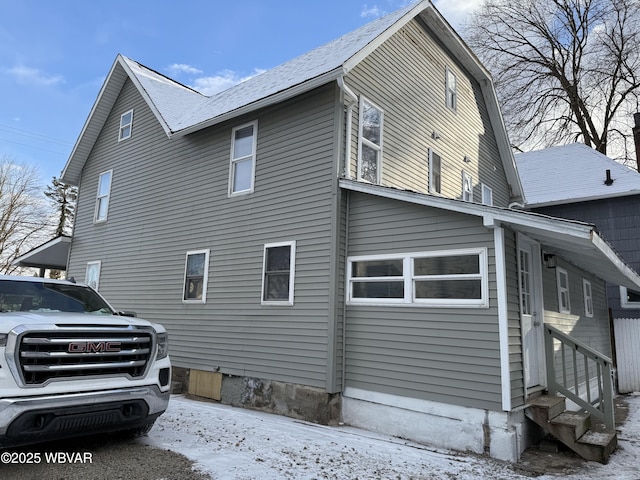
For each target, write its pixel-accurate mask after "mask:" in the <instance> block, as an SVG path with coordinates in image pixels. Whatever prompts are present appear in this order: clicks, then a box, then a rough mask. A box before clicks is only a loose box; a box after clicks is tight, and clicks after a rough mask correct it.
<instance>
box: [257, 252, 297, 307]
mask: <svg viewBox="0 0 640 480" xmlns="http://www.w3.org/2000/svg"><path fill="white" fill-rule="evenodd" d="M287 246H288V247H290V248H291V250H290V252H291V253H290V257H289V298H288V299H287V300H265V299H264V288H265V274H266V270H267V250H268V249H269V248H274V247H287ZM295 280H296V242H295V240H294V241H288V242H276V243H265V244H264V249H263V253H262V286H261V288H260V303H261V304H262V305H276V306H293V303H294V298H295V294H294V292H295Z"/></svg>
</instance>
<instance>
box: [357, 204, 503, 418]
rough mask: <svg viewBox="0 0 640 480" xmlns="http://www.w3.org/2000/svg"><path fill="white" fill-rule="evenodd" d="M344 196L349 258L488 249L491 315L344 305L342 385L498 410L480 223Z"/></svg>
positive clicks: (495, 336) (486, 235) (494, 338)
mask: <svg viewBox="0 0 640 480" xmlns="http://www.w3.org/2000/svg"><path fill="white" fill-rule="evenodd" d="M349 195H350V208H349V230H348V255H349V256H355V255H376V254H389V253H408V252H425V251H439V250H451V249H456V248H476V247H487V248H488V260H489V299H490V300H489V301H490V307H489V308H433V307H417V306H364V305H348V306H347V318H346V342H347V344H346V358H345V362H346V385H347V386H348V387H354V388H361V389H365V390H369V391H375V392H381V393H388V394H394V395H399V396H405V397H411V398H418V399H423V400H431V401H436V402H443V403H449V404H456V405H462V406H468V407H476V408H486V409H490V410H501V406H502V403H501V393H500V392H501V383H500V378H501V370H500V342H499V331H498V320H497V318H498V312H497V306H496V296H497V292H496V282H495V258H494V257H495V251H494V248H493V232H492V231H491V230H490V229H488V228H485V227H484V226H483V225H482V220H481V219H479V218H475V217H471V216H467V215H463V214H456V213H451V212H445V211H442V210H438V209H432V208H428V207H422V206H418V205H412V204H407V203H404V202H399V201H395V200H388V199H382V198H379V197H375V196H371V195H366V194H360V193H355V192H350V194H349Z"/></svg>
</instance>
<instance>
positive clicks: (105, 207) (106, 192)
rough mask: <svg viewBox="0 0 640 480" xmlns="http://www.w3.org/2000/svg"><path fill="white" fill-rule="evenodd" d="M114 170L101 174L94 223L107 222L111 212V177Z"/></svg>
mask: <svg viewBox="0 0 640 480" xmlns="http://www.w3.org/2000/svg"><path fill="white" fill-rule="evenodd" d="M112 176H113V170H109V171H107V172H104V173H101V174H100V176H99V177H98V192H97V195H96V209H95V212H94V214H93V221H94V222H104V221H106V220H107V213H108V212H109V197H110V196H111V177H112Z"/></svg>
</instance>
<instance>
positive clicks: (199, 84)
mask: <svg viewBox="0 0 640 480" xmlns="http://www.w3.org/2000/svg"><path fill="white" fill-rule="evenodd" d="M264 71H265V70H263V69H259V68H256V69H254V71H253V73H251V74H249V75H247V76H244V77H241V76H240V75H239V74H238V73H237V72H234V71H232V70H223V71H221V72H219V73H218V74H217V75H214V76H212V77H199V78H196V79H195V80H194V81H193V82H192V85H191V88H193V89H194V90H197V91H199V92H200V93H202V94H203V95H207V96H210V95H214V94H216V93H218V92H221V91H223V90H226V89H227V88H231V87H233V86H234V85H236V84H238V83H240V82H244V81H245V80H249V79H250V78H253V77H255V76H256V75H260V74H261V73H263V72H264Z"/></svg>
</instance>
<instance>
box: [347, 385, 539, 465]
mask: <svg viewBox="0 0 640 480" xmlns="http://www.w3.org/2000/svg"><path fill="white" fill-rule="evenodd" d="M342 416H343V421H344V423H345V424H347V425H351V426H354V427H358V428H363V429H366V430H370V431H374V432H378V433H382V434H385V435H393V436H397V437H400V438H405V439H407V440H411V441H414V442H417V443H422V444H425V445H432V446H434V447H440V448H448V449H452V450H460V451H469V452H474V453H478V454H486V455H489V456H491V457H493V458H496V459H499V460H505V461H509V462H516V461H517V460H518V458H519V457H520V455H521V453H522V452H523V451H524V450H525V449H526V448H527V447H528V446H529V445H531V444H532V443H533V442H534V441H535V440H536V439H537V435H538V429H537V427H535V425H533V424H532V423H531V422H529V420H527V419H526V418H525V415H524V411H518V412H492V411H487V410H482V409H475V408H468V407H459V406H454V405H447V404H443V403H436V402H428V401H423V400H415V399H410V398H406V397H398V396H395V395H386V394H380V393H376V392H367V391H363V390H359V389H352V388H347V389H346V391H345V393H344V396H343V399H342Z"/></svg>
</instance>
